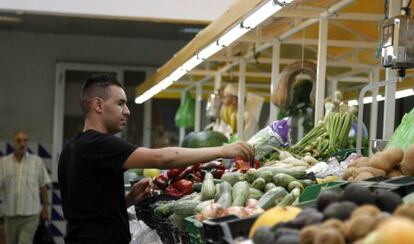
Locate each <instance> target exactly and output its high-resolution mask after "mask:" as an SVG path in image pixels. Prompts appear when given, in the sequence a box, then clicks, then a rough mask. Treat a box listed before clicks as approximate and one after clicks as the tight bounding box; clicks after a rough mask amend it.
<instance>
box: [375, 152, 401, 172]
mask: <svg viewBox="0 0 414 244" xmlns="http://www.w3.org/2000/svg"><path fill="white" fill-rule="evenodd" d="M403 157H404V151H403V150H401V149H399V148H389V149H385V150H384V151H382V152H377V153H376V154H374V156H372V157H371V158H370V159H369V166H371V167H374V168H377V169H382V170H384V171H385V172H389V171H391V170H392V169H393V168H395V167H396V166H398V165H399V164H400V163H401V161H402V160H403Z"/></svg>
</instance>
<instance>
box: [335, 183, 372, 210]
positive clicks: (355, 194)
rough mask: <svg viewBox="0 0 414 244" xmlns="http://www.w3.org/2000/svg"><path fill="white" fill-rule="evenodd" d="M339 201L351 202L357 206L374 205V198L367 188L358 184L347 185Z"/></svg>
mask: <svg viewBox="0 0 414 244" xmlns="http://www.w3.org/2000/svg"><path fill="white" fill-rule="evenodd" d="M341 199H342V200H343V201H351V202H354V203H355V204H357V205H363V204H372V205H375V198H374V196H373V195H372V194H371V190H370V189H369V188H368V187H365V186H362V185H359V184H349V185H347V186H346V187H345V189H344V192H343V193H342V197H341Z"/></svg>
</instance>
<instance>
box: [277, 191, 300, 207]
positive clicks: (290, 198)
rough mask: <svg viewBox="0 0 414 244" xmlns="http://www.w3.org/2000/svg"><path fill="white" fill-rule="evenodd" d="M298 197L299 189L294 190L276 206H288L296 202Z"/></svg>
mask: <svg viewBox="0 0 414 244" xmlns="http://www.w3.org/2000/svg"><path fill="white" fill-rule="evenodd" d="M299 195H300V189H299V188H295V189H293V190H292V191H291V192H290V193H289V194H287V195H286V196H284V197H283V198H282V200H281V201H280V202H279V203H278V204H277V206H290V205H292V204H293V203H294V202H295V201H296V199H297V198H298V197H299Z"/></svg>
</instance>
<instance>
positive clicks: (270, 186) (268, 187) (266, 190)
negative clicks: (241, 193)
mask: <svg viewBox="0 0 414 244" xmlns="http://www.w3.org/2000/svg"><path fill="white" fill-rule="evenodd" d="M273 188H276V185H275V184H273V182H269V183H267V184H266V185H265V189H264V191H265V192H268V191H270V190H272V189H273Z"/></svg>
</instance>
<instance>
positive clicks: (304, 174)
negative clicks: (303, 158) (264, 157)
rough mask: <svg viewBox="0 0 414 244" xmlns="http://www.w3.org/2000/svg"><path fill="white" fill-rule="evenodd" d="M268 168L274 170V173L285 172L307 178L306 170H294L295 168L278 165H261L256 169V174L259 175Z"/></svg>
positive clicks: (295, 176) (296, 176) (299, 177)
mask: <svg viewBox="0 0 414 244" xmlns="http://www.w3.org/2000/svg"><path fill="white" fill-rule="evenodd" d="M266 170H270V171H271V172H272V174H273V175H276V174H279V173H284V174H288V175H290V176H293V177H294V178H296V179H305V178H306V176H307V174H306V171H304V170H293V169H284V168H280V167H277V166H265V167H261V168H259V169H257V170H256V172H257V173H256V175H258V174H259V173H261V172H263V171H266Z"/></svg>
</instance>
